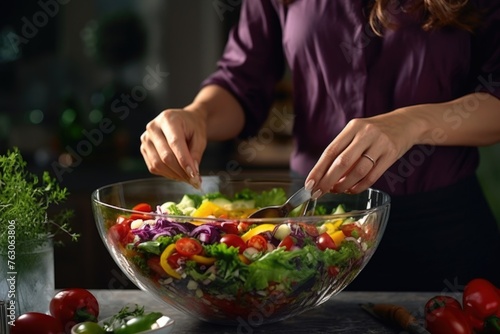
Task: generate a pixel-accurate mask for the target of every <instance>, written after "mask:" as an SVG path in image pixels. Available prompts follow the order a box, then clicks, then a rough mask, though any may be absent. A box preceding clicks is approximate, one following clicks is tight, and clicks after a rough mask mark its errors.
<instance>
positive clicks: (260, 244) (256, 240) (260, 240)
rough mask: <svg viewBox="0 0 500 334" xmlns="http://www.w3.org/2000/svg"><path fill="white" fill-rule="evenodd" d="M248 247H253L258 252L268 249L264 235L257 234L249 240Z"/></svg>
mask: <svg viewBox="0 0 500 334" xmlns="http://www.w3.org/2000/svg"><path fill="white" fill-rule="evenodd" d="M247 247H253V248H255V249H256V250H258V251H262V250H265V249H267V240H266V238H264V237H263V236H262V235H260V234H257V235H254V236H253V237H251V238H250V239H248V241H247Z"/></svg>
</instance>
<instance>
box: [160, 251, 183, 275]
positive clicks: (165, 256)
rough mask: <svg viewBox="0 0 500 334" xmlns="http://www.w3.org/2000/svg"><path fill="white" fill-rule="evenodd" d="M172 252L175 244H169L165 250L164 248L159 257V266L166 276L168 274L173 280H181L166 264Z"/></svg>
mask: <svg viewBox="0 0 500 334" xmlns="http://www.w3.org/2000/svg"><path fill="white" fill-rule="evenodd" d="M174 250H175V244H170V245H168V246H167V248H165V250H164V251H163V253H161V256H160V265H161V267H162V268H163V270H165V272H166V273H167V274H169V275H170V276H172V277H173V278H177V279H181V275H180V274H179V273H178V272H177V271H175V270H174V269H173V268H172V267H171V266H170V265H169V264H168V257H169V256H170V255H172V253H173V252H174Z"/></svg>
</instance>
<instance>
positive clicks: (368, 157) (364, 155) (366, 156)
mask: <svg viewBox="0 0 500 334" xmlns="http://www.w3.org/2000/svg"><path fill="white" fill-rule="evenodd" d="M362 157H365V158H367V159H368V160H370V161H371V162H372V164H373V166H375V160H374V159H373V158H372V157H370V156H369V155H368V154H366V153H363V155H362Z"/></svg>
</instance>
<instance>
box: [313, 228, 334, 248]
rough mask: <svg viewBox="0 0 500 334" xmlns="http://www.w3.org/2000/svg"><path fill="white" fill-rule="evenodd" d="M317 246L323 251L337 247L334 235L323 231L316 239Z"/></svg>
mask: <svg viewBox="0 0 500 334" xmlns="http://www.w3.org/2000/svg"><path fill="white" fill-rule="evenodd" d="M316 246H318V248H319V249H321V250H323V251H324V250H325V249H337V245H335V241H333V239H332V237H331V236H330V235H329V234H328V233H326V232H323V233H321V234H320V235H319V236H318V238H317V239H316Z"/></svg>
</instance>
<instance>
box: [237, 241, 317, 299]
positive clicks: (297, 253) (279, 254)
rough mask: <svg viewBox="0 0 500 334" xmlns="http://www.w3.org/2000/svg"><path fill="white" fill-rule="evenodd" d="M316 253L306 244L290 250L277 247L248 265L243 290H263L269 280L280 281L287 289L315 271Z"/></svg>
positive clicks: (307, 277)
mask: <svg viewBox="0 0 500 334" xmlns="http://www.w3.org/2000/svg"><path fill="white" fill-rule="evenodd" d="M316 253H318V252H317V251H314V248H313V247H309V246H306V247H304V248H302V249H297V250H294V251H292V252H290V251H287V250H285V248H277V249H275V250H274V251H272V252H270V253H267V254H266V255H264V256H263V257H261V258H260V259H259V260H257V261H255V262H253V263H252V264H251V265H249V266H248V276H247V280H246V282H245V290H247V291H251V290H264V289H266V288H267V287H268V286H269V283H271V282H280V283H281V284H284V285H285V287H286V288H287V289H289V288H290V286H291V285H292V284H295V283H299V284H300V282H304V281H306V280H308V279H309V278H311V277H313V276H314V275H316V273H317V264H318V257H317V255H315V254H316Z"/></svg>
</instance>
